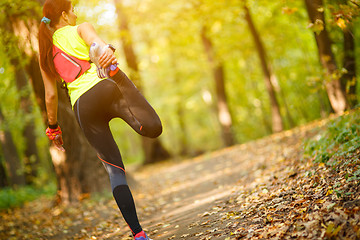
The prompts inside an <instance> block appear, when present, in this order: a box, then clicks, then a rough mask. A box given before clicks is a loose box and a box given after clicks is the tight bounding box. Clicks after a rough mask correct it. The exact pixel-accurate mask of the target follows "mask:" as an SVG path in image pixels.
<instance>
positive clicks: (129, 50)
mask: <svg viewBox="0 0 360 240" xmlns="http://www.w3.org/2000/svg"><path fill="white" fill-rule="evenodd" d="M114 2H115V6H116V12H117V15H118V18H119V27H120V38H121V42H122V48H123V51H124V54H125V59H126V63H127V65H128V67H129V68H130V71H131V72H130V74H129V76H130V79H131V80H132V81H133V82H134V84H135V85H136V87H137V88H138V89H139V90H140V92H142V94H144V91H143V87H142V84H141V77H140V73H139V67H138V62H137V57H136V55H135V51H134V47H133V43H132V38H131V34H130V31H129V26H128V21H127V17H126V15H125V13H124V11H123V7H122V0H114ZM141 141H142V146H143V150H144V155H145V159H144V164H149V163H154V162H158V161H162V160H165V159H168V158H169V157H170V154H169V152H168V151H167V150H166V149H165V148H164V147H163V145H162V144H161V142H160V140H159V139H158V138H156V139H151V138H147V137H141Z"/></svg>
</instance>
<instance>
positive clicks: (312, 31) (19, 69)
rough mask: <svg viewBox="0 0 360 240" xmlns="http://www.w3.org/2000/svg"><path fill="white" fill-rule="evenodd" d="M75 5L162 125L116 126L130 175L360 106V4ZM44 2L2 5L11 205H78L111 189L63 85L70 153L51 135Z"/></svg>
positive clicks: (118, 1)
mask: <svg viewBox="0 0 360 240" xmlns="http://www.w3.org/2000/svg"><path fill="white" fill-rule="evenodd" d="M72 2H73V5H74V7H75V12H76V15H77V17H78V18H77V23H78V24H79V23H82V22H90V23H91V24H93V26H94V28H95V30H96V32H97V33H98V34H99V36H101V38H103V39H104V40H105V41H106V42H108V43H111V44H113V45H114V46H115V47H116V49H117V50H116V56H117V58H118V62H119V67H120V68H121V69H122V70H123V71H124V72H125V73H126V74H127V75H128V76H129V77H130V79H131V80H132V81H133V82H134V84H135V85H136V86H137V88H138V89H139V90H140V91H141V92H142V93H143V95H144V96H145V97H146V98H147V100H148V101H149V102H150V103H151V105H152V106H153V107H154V109H156V111H157V112H158V114H159V116H160V118H161V121H162V124H163V133H162V135H161V136H160V137H159V138H157V139H149V138H145V137H140V136H139V135H137V134H136V133H135V132H134V131H133V130H132V129H131V128H130V127H129V126H128V125H127V124H126V123H124V122H123V121H122V120H121V119H115V120H112V121H111V129H112V131H113V133H114V138H115V140H116V142H117V144H118V146H119V149H120V151H121V154H122V157H123V160H124V162H125V165H126V166H130V168H131V166H136V168H141V167H142V166H151V165H152V164H158V163H159V162H160V163H164V164H165V165H166V164H169V162H170V163H171V162H179V161H182V160H184V159H191V158H194V157H197V156H204V155H205V156H206V155H207V154H211V153H212V152H214V151H218V150H221V149H226V148H229V147H230V148H231V147H233V146H237V145H240V144H245V143H249V142H252V141H255V140H258V139H261V138H264V137H266V136H271V135H272V134H281V133H284V132H286V131H289V130H291V129H294V128H297V127H301V126H304V125H307V124H310V123H312V122H314V121H319V120H321V119H328V118H329V117H330V118H331V117H334V116H341V115H343V114H344V113H345V114H347V113H349V111H350V112H351V111H357V108H358V106H359V105H358V104H359V97H360V94H359V90H360V89H359V88H360V87H359V84H358V81H359V71H360V61H359V59H358V56H360V31H359V29H360V18H359V16H360V1H359V0H301V1H299V0H281V1H265V0H220V1H209V0H181V1H180V0H171V1H169V0H157V1H155V0H87V1H85V0H75V1H72ZM43 3H44V0H1V2H0V13H1V14H0V35H1V38H0V79H1V81H0V209H9V208H13V207H18V206H22V204H24V202H27V201H30V200H35V199H37V198H39V196H51V197H52V198H53V199H55V202H56V203H58V204H64V205H71V204H73V203H77V202H79V201H80V200H81V199H84V198H87V197H88V196H89V195H91V194H93V193H94V194H95V193H97V192H100V191H102V190H103V189H104V186H105V185H106V186H108V176H107V174H106V172H105V169H104V168H103V167H102V164H101V162H100V161H99V160H98V158H97V156H96V152H95V150H93V149H92V147H91V146H90V145H89V143H88V142H87V140H86V138H85V137H84V135H83V133H82V132H81V130H80V127H79V125H78V123H77V122H76V120H75V116H74V113H73V112H72V109H71V105H70V102H69V99H68V96H67V94H66V92H65V91H64V90H63V89H61V86H60V84H59V86H58V91H59V109H58V119H59V124H60V125H61V127H62V130H63V138H64V148H65V149H66V152H65V153H62V152H59V151H58V150H56V148H55V147H54V146H53V145H52V144H51V143H50V142H49V140H48V138H47V137H46V135H45V129H46V127H47V118H46V108H45V98H44V85H43V82H42V77H41V74H40V68H39V61H38V55H39V47H38V35H37V34H38V28H39V24H40V20H41V18H42V17H43V15H42V5H43ZM356 121H358V120H355V122H356ZM356 131H359V130H356ZM357 133H358V132H357ZM317 157H319V156H317ZM132 174H133V173H132V172H131V171H130V172H129V176H130V177H131V175H132Z"/></svg>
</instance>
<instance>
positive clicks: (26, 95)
mask: <svg viewBox="0 0 360 240" xmlns="http://www.w3.org/2000/svg"><path fill="white" fill-rule="evenodd" d="M11 63H12V65H13V66H17V67H16V71H15V80H16V87H17V90H18V92H19V94H20V108H21V109H22V110H23V113H24V114H25V115H27V117H26V118H25V119H24V121H25V124H24V129H23V137H24V139H25V152H24V159H23V162H24V167H25V177H26V183H28V184H31V183H33V182H34V179H35V178H36V176H37V169H38V166H39V163H40V160H39V154H38V149H37V146H36V135H35V132H34V130H35V123H34V119H33V118H32V117H31V116H32V108H33V103H32V101H31V98H30V97H31V95H30V84H29V83H28V79H27V76H26V73H25V70H24V69H23V68H22V67H20V66H21V65H20V63H19V61H18V60H17V59H13V60H12V61H11Z"/></svg>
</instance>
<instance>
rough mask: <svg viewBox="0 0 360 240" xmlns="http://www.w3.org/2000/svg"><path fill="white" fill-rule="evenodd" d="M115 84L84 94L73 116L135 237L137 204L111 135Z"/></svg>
mask: <svg viewBox="0 0 360 240" xmlns="http://www.w3.org/2000/svg"><path fill="white" fill-rule="evenodd" d="M113 91H114V87H113V84H111V83H110V85H109V82H108V81H102V82H100V83H98V84H97V85H96V86H94V87H93V88H92V89H90V90H89V91H88V92H86V93H85V94H83V95H82V96H81V97H80V98H79V99H78V101H77V102H76V104H75V106H74V112H75V115H76V118H77V121H78V122H79V125H80V126H81V128H82V130H83V131H84V134H85V136H86V138H87V139H88V141H89V143H90V144H91V145H92V146H93V147H94V148H95V150H96V151H97V153H98V157H99V159H100V160H101V161H102V163H103V165H104V166H105V169H106V171H107V172H108V174H109V177H110V182H111V187H112V191H113V196H114V198H115V201H116V203H117V204H118V207H119V209H120V211H121V213H122V215H123V217H124V219H125V221H126V222H127V224H128V225H129V227H130V229H131V231H132V232H133V234H134V236H135V235H136V234H138V233H140V232H142V228H141V226H140V224H139V221H138V218H137V214H136V209H135V203H134V200H133V197H132V194H131V191H130V189H129V186H128V185H127V182H126V177H125V168H124V164H123V162H122V158H121V154H120V151H119V149H118V147H117V145H116V142H115V140H114V138H113V136H112V134H111V131H110V127H109V121H110V119H111V117H110V116H109V113H108V110H107V108H106V107H107V106H110V104H111V102H112V101H113V99H114V95H113Z"/></svg>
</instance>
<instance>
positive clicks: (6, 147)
mask: <svg viewBox="0 0 360 240" xmlns="http://www.w3.org/2000/svg"><path fill="white" fill-rule="evenodd" d="M0 126H2V129H0V145H1V149H2V152H3V154H4V158H5V164H6V168H7V172H8V176H9V181H10V184H11V185H24V184H25V177H24V174H23V173H20V172H19V171H21V169H22V165H21V162H20V158H19V155H18V152H17V149H16V146H15V143H14V139H13V137H12V135H11V132H10V131H9V130H8V129H7V127H6V122H5V119H4V115H3V113H2V110H1V108H0Z"/></svg>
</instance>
